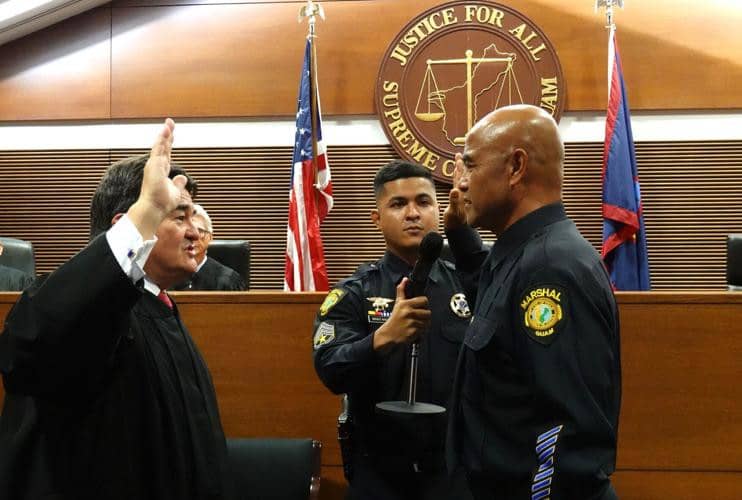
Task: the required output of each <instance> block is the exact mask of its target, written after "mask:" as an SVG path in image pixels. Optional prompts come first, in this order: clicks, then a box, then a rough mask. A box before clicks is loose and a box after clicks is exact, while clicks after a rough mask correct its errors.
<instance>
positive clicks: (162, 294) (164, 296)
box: [157, 290, 173, 309]
mask: <svg viewBox="0 0 742 500" xmlns="http://www.w3.org/2000/svg"><path fill="white" fill-rule="evenodd" d="M157 298H158V299H160V300H161V301H162V302H163V303H164V304H165V305H166V306H168V307H169V308H170V309H172V308H173V301H172V300H170V297H168V296H167V294H166V293H165V290H160V294H159V295H158V296H157Z"/></svg>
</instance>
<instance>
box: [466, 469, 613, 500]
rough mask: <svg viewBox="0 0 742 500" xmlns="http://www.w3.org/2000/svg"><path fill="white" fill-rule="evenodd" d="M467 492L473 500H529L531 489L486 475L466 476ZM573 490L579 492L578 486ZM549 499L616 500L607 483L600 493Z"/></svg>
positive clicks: (611, 488) (558, 496) (522, 484)
mask: <svg viewBox="0 0 742 500" xmlns="http://www.w3.org/2000/svg"><path fill="white" fill-rule="evenodd" d="M467 482H468V484H469V490H470V491H471V495H472V497H473V498H474V500H528V499H530V498H531V488H530V484H528V483H508V482H505V481H497V482H494V481H493V480H492V478H490V477H487V476H486V475H472V474H469V475H468V476H467ZM575 489H577V490H580V489H582V488H580V487H579V486H578V487H576V488H575ZM550 498H554V499H557V500H618V496H617V495H616V491H615V490H614V489H613V485H611V484H610V483H608V485H607V487H606V488H605V489H604V490H603V491H602V492H597V493H595V494H587V493H578V494H576V495H575V494H570V493H566V494H563V495H561V496H560V495H552V496H551V497H550Z"/></svg>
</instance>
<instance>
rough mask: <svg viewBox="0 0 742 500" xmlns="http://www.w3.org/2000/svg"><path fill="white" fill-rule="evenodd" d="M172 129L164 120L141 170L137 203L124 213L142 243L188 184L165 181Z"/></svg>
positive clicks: (170, 122) (182, 180)
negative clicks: (141, 175)
mask: <svg viewBox="0 0 742 500" xmlns="http://www.w3.org/2000/svg"><path fill="white" fill-rule="evenodd" d="M174 129H175V122H173V120H171V119H170V118H168V119H167V120H165V123H164V124H163V126H162V129H160V133H159V134H158V135H157V139H156V140H155V143H154V145H153V146H152V150H151V151H150V154H149V159H148V160H147V164H146V165H145V166H144V175H143V178H142V188H141V191H140V192H139V199H138V200H137V201H136V203H134V204H133V205H132V206H131V208H129V211H128V212H127V213H128V215H129V218H130V219H131V220H132V222H133V223H134V225H135V226H136V227H137V229H138V230H139V233H140V234H141V235H142V238H144V239H145V240H148V239H151V238H152V236H153V235H154V234H155V232H156V231H157V228H158V227H159V226H160V223H161V222H162V220H163V219H164V218H165V216H166V215H167V214H168V213H170V212H171V211H173V210H174V209H175V208H176V207H177V206H178V203H179V202H180V199H181V193H182V191H183V189H184V188H185V185H186V183H187V179H186V178H185V176H182V175H178V176H176V177H175V178H173V179H170V178H169V177H168V174H170V153H171V151H172V148H173V130H174Z"/></svg>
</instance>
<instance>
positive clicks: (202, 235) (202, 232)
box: [196, 227, 211, 238]
mask: <svg viewBox="0 0 742 500" xmlns="http://www.w3.org/2000/svg"><path fill="white" fill-rule="evenodd" d="M196 231H198V235H199V236H200V237H201V238H203V237H204V236H206V235H207V234H211V231H207V230H206V229H203V228H200V227H197V228H196Z"/></svg>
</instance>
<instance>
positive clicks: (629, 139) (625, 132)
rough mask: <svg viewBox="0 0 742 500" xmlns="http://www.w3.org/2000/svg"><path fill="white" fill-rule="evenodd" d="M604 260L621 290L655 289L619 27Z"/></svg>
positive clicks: (611, 84) (612, 61)
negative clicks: (648, 250) (619, 44)
mask: <svg viewBox="0 0 742 500" xmlns="http://www.w3.org/2000/svg"><path fill="white" fill-rule="evenodd" d="M601 255H602V257H603V261H604V262H605V264H606V267H607V268H608V271H609V272H610V274H611V281H612V282H613V287H614V288H615V289H616V290H649V289H650V288H651V284H650V278H649V260H648V258H647V239H646V232H645V229H644V214H643V207H642V198H641V190H640V189H639V174H638V173H637V167H636V154H635V152H634V138H633V136H632V133H631V114H630V113H629V104H628V100H627V98H626V87H625V85H624V81H623V71H622V68H621V59H620V57H619V53H618V46H617V44H616V28H615V26H611V31H610V38H609V40H608V113H607V117H606V125H605V145H604V150H603V247H602V249H601Z"/></svg>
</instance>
